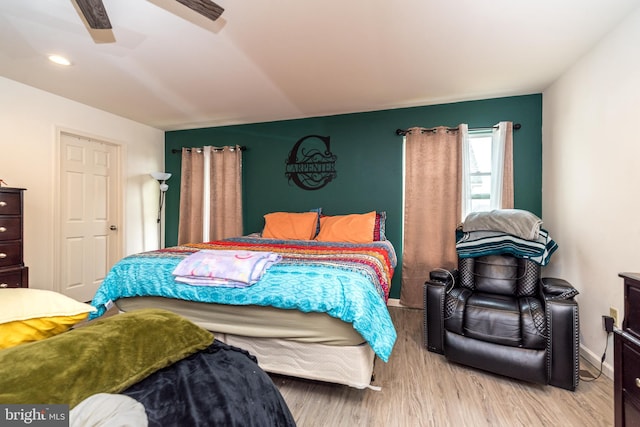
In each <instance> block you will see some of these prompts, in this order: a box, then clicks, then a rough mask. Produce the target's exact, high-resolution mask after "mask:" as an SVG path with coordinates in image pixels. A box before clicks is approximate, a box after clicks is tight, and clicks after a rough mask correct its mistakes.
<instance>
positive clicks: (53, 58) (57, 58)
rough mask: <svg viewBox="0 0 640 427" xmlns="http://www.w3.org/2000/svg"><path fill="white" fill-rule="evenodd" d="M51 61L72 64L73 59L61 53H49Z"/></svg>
mask: <svg viewBox="0 0 640 427" xmlns="http://www.w3.org/2000/svg"><path fill="white" fill-rule="evenodd" d="M49 61H51V62H55V63H56V64H59V65H71V61H69V60H68V59H67V58H65V57H64V56H60V55H49Z"/></svg>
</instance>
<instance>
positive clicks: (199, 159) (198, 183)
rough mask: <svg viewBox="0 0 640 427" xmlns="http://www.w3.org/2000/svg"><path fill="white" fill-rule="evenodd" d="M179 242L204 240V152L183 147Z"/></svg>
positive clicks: (180, 243)
mask: <svg viewBox="0 0 640 427" xmlns="http://www.w3.org/2000/svg"><path fill="white" fill-rule="evenodd" d="M181 167H182V171H181V174H180V180H181V181H180V213H179V222H178V244H179V245H182V244H184V243H196V242H201V241H202V224H203V217H202V215H203V198H202V193H203V188H204V152H203V150H198V149H195V148H194V149H190V148H183V149H182V166H181Z"/></svg>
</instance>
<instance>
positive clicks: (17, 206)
mask: <svg viewBox="0 0 640 427" xmlns="http://www.w3.org/2000/svg"><path fill="white" fill-rule="evenodd" d="M21 213H22V203H21V195H20V193H8V192H7V193H5V192H0V215H20V214H21Z"/></svg>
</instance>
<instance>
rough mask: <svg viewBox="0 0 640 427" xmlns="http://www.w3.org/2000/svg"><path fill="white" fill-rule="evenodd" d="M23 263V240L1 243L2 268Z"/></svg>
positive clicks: (0, 257) (0, 262) (0, 263)
mask: <svg viewBox="0 0 640 427" xmlns="http://www.w3.org/2000/svg"><path fill="white" fill-rule="evenodd" d="M19 264H22V242H11V243H0V268H3V267H10V266H12V265H19Z"/></svg>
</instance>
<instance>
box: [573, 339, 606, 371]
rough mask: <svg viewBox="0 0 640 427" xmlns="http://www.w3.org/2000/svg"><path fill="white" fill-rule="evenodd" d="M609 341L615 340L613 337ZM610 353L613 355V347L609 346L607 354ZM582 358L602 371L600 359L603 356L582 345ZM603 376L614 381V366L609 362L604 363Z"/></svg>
mask: <svg viewBox="0 0 640 427" xmlns="http://www.w3.org/2000/svg"><path fill="white" fill-rule="evenodd" d="M608 339H613V337H611V338H608ZM609 352H610V354H613V345H609V346H608V347H607V353H609ZM580 356H582V357H584V358H585V359H586V360H587V361H588V362H589V363H591V364H592V365H593V366H595V368H596V369H600V358H601V357H602V355H601V354H595V353H594V352H592V351H591V350H589V349H588V348H586V347H585V346H583V345H582V344H580ZM602 374H603V375H604V376H606V377H607V378H609V379H611V380H613V366H611V365H610V364H609V363H607V362H604V363H603V364H602Z"/></svg>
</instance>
